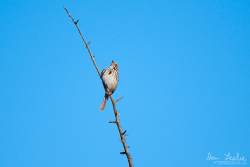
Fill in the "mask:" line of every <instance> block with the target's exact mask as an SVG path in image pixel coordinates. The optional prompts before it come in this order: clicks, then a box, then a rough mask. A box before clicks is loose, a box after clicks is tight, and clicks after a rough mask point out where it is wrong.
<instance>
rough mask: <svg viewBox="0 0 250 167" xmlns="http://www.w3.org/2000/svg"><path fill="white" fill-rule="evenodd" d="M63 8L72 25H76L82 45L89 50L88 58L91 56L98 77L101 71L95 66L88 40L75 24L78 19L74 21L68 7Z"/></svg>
mask: <svg viewBox="0 0 250 167" xmlns="http://www.w3.org/2000/svg"><path fill="white" fill-rule="evenodd" d="M64 10H65V11H66V13H67V14H68V16H69V18H70V19H71V21H72V22H73V23H74V25H75V27H76V29H77V31H78V33H79V35H80V36H81V39H82V42H83V44H84V47H85V48H86V49H87V50H88V52H89V56H90V58H91V60H92V62H93V64H94V66H95V69H96V71H97V73H98V75H99V77H101V72H100V70H99V68H98V66H97V63H96V60H95V56H94V54H93V53H92V51H91V50H90V47H89V45H88V42H87V40H86V39H85V38H84V36H83V34H82V32H81V30H80V28H79V26H78V24H77V23H78V21H79V19H78V20H77V21H75V19H74V17H73V16H72V15H71V14H70V13H69V11H68V9H67V8H66V7H64Z"/></svg>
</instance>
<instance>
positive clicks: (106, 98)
mask: <svg viewBox="0 0 250 167" xmlns="http://www.w3.org/2000/svg"><path fill="white" fill-rule="evenodd" d="M108 99H109V96H108V95H107V94H105V96H104V99H103V102H102V105H101V111H104V109H105V106H106V103H107V101H108Z"/></svg>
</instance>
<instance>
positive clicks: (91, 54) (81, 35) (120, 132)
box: [64, 7, 134, 167]
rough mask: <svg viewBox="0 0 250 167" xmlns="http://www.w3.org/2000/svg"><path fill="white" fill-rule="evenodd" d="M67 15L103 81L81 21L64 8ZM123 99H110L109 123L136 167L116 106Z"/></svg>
mask: <svg viewBox="0 0 250 167" xmlns="http://www.w3.org/2000/svg"><path fill="white" fill-rule="evenodd" d="M64 9H65V11H66V13H67V15H68V16H69V18H70V19H71V21H72V22H73V23H74V25H75V27H76V29H77V31H78V33H79V35H80V37H81V39H82V42H83V44H84V47H85V48H86V49H87V51H88V53H89V56H90V58H91V60H92V62H93V65H94V67H95V69H96V71H97V73H98V75H99V77H100V79H101V80H102V78H101V72H100V70H99V68H98V66H97V63H96V60H95V56H94V54H93V53H92V51H91V49H90V47H89V43H88V42H87V40H86V39H85V38H84V36H83V34H82V32H81V30H80V28H79V26H78V22H79V19H78V20H75V19H74V17H73V16H72V15H71V14H70V12H69V11H68V9H67V8H66V7H64ZM122 98H123V97H120V98H118V99H117V100H114V98H113V96H110V99H111V102H112V106H113V111H114V115H115V121H109V123H115V124H116V125H117V129H118V132H119V135H120V139H121V143H122V145H123V149H124V151H123V152H120V154H125V155H126V157H127V159H128V164H129V167H134V163H133V159H132V156H131V154H130V152H129V146H128V144H127V142H126V135H125V133H126V132H127V131H126V130H125V131H123V129H122V125H121V120H120V114H119V112H118V110H117V106H116V103H117V102H118V101H120V100H121V99H122Z"/></svg>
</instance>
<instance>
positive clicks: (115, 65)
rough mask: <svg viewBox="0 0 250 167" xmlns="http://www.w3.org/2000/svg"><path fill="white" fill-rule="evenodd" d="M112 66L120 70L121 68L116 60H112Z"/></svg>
mask: <svg viewBox="0 0 250 167" xmlns="http://www.w3.org/2000/svg"><path fill="white" fill-rule="evenodd" d="M111 67H112V69H114V70H118V69H119V65H118V64H117V63H116V62H115V61H114V60H112V63H111Z"/></svg>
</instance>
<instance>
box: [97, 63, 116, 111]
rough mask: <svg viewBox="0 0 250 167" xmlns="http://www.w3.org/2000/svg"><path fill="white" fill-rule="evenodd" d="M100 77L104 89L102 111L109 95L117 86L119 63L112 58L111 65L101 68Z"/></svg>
mask: <svg viewBox="0 0 250 167" xmlns="http://www.w3.org/2000/svg"><path fill="white" fill-rule="evenodd" d="M100 77H101V80H102V83H103V86H104V89H105V95H104V99H103V102H102V104H101V111H104V109H105V106H106V103H107V101H108V99H109V96H111V95H112V94H113V93H114V92H115V90H116V88H117V86H118V82H119V65H118V64H117V63H116V62H115V61H114V60H112V63H111V65H110V66H109V67H107V68H105V69H103V70H102V72H101V76H100Z"/></svg>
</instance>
